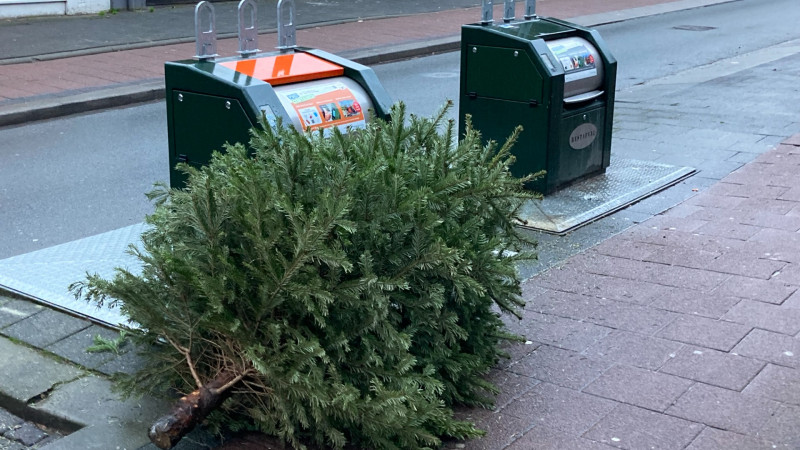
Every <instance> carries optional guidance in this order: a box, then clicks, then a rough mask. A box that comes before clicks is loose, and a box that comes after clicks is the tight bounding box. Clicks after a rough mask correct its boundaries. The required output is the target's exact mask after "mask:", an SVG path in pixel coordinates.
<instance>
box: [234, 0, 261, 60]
mask: <svg viewBox="0 0 800 450" xmlns="http://www.w3.org/2000/svg"><path fill="white" fill-rule="evenodd" d="M248 10H249V11H248ZM248 12H249V13H250V14H249V15H250V25H249V26H248V25H247V20H246V19H247V15H248V14H247V13H248ZM260 51H261V50H259V49H258V7H257V6H256V2H255V0H242V1H240V2H239V51H238V52H237V53H239V54H240V55H242V58H247V57H248V56H250V55H252V54H254V53H258V52H260Z"/></svg>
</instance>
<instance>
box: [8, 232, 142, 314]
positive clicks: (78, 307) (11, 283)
mask: <svg viewBox="0 0 800 450" xmlns="http://www.w3.org/2000/svg"><path fill="white" fill-rule="evenodd" d="M144 229H145V224H144V223H139V224H136V225H131V226H128V227H125V228H119V229H117V230H113V231H109V232H107V233H103V234H98V235H96V236H91V237H87V238H84V239H78V240H76V241H72V242H67V243H65V244H61V245H56V246H53V247H49V248H45V249H42V250H38V251H35V252H31V253H26V254H24V255H17V256H12V257H11V258H7V259H3V260H0V287H2V288H5V289H6V290H8V291H11V292H14V293H17V294H20V295H22V296H23V297H26V298H30V299H32V300H35V301H38V302H41V303H43V304H46V305H50V306H52V307H54V308H56V309H60V310H64V311H66V312H68V313H70V314H73V315H77V316H80V317H84V318H88V319H90V320H93V321H95V322H100V323H103V324H106V325H110V326H113V327H116V326H118V325H120V324H124V325H126V326H135V325H133V324H130V323H129V322H128V319H127V318H126V317H125V316H123V315H122V314H121V312H120V311H119V310H118V309H116V308H110V307H108V306H104V307H103V308H98V307H96V306H95V305H93V304H90V303H87V302H86V301H84V300H76V299H75V297H74V296H73V295H72V294H70V292H69V290H68V289H67V287H68V286H69V285H70V284H72V283H74V282H76V281H81V280H85V279H86V273H87V272H88V273H97V274H98V275H101V276H103V277H105V278H111V277H113V276H114V269H115V268H116V267H124V268H126V269H128V270H130V271H132V272H134V273H135V272H138V271H139V270H140V268H141V265H140V263H139V260H138V259H136V258H135V257H133V256H131V255H129V254H128V253H127V252H126V250H127V249H128V245H129V244H136V243H138V242H139V237H140V236H141V234H142V231H144Z"/></svg>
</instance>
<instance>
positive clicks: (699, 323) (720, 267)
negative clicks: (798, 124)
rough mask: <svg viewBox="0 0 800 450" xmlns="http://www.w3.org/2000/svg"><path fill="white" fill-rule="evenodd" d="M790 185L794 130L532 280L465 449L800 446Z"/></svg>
mask: <svg viewBox="0 0 800 450" xmlns="http://www.w3.org/2000/svg"><path fill="white" fill-rule="evenodd" d="M797 186H800V134H799V135H795V136H794V137H792V138H790V139H789V140H787V141H785V142H784V143H783V144H781V145H779V146H778V147H777V148H776V149H774V150H772V151H770V152H768V153H765V154H763V155H761V156H760V157H759V158H757V159H756V160H755V161H754V162H752V163H750V164H747V165H745V166H744V167H742V168H741V169H739V170H737V171H735V172H733V173H731V174H730V175H729V176H728V177H726V178H725V179H723V180H722V181H721V182H720V183H717V184H716V185H714V186H713V187H712V188H710V189H709V190H708V191H706V192H703V193H700V194H698V195H697V196H695V197H693V198H692V199H690V200H689V201H687V202H685V203H683V204H681V205H679V206H677V207H675V208H673V209H671V210H669V211H666V212H665V213H663V214H661V215H658V216H655V217H653V218H652V219H651V220H649V221H646V222H644V223H642V224H640V225H638V226H636V227H633V228H630V229H629V230H628V231H626V232H624V233H622V234H620V235H618V236H615V237H613V238H611V239H609V240H607V241H605V242H603V243H602V244H600V245H598V246H596V247H595V248H593V249H591V250H589V251H586V252H584V253H582V254H580V255H577V256H575V257H573V258H571V259H570V260H568V261H567V262H566V263H565V264H564V265H563V266H561V267H559V268H556V269H551V270H550V271H549V272H547V273H545V274H542V275H540V276H537V277H535V278H533V279H530V280H529V281H528V282H526V283H525V285H524V296H525V299H526V301H527V307H526V309H525V311H524V318H523V319H522V320H521V321H519V322H516V321H511V323H510V324H509V325H510V328H511V329H512V330H513V331H514V332H516V333H520V334H523V335H526V336H527V337H529V338H530V339H534V340H535V341H536V342H531V341H529V342H528V344H527V345H524V344H518V345H514V346H512V347H511V348H510V351H511V353H512V355H513V358H512V360H511V361H510V362H506V363H505V364H502V365H501V368H500V369H499V370H497V371H496V372H495V373H493V375H492V379H493V381H494V382H495V383H497V384H499V386H500V388H501V389H502V391H503V394H501V396H500V398H499V399H498V405H497V406H498V407H497V409H496V411H494V412H491V411H481V410H468V411H463V412H462V414H463V415H465V416H468V417H471V418H473V419H476V420H478V421H479V424H480V425H481V426H483V427H485V429H487V430H488V431H489V434H488V436H487V437H486V438H484V439H481V440H477V441H473V442H468V443H467V445H466V448H469V449H502V448H509V449H519V450H523V449H532V448H537V449H573V448H576V449H577V448H580V449H604V448H605V449H610V448H611V447H609V446H607V445H606V444H608V445H610V446H613V447H620V448H630V449H645V448H647V449H650V448H663V449H683V448H687V449H690V450H701V449H720V450H721V449H725V450H728V449H743V450H744V449H748V450H749V449H761V448H793V449H797V448H800V430H798V428H797V424H798V423H800V370H798V369H800V339H798V333H800V292H798V287H800V245H798V244H800V234H798V230H800V187H797ZM506 445H510V446H509V447H506Z"/></svg>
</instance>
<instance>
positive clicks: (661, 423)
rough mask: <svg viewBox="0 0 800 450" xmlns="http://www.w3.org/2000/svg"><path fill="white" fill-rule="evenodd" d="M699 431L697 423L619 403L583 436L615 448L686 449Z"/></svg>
mask: <svg viewBox="0 0 800 450" xmlns="http://www.w3.org/2000/svg"><path fill="white" fill-rule="evenodd" d="M703 428H705V427H704V425H702V424H699V423H695V422H689V421H687V420H683V419H678V418H676V417H670V416H666V415H663V414H658V413H655V412H653V411H648V410H646V409H642V408H637V407H635V406H630V405H625V404H622V405H619V406H617V407H616V408H615V409H614V410H613V411H611V412H610V413H609V414H608V415H607V416H605V417H604V418H602V419H601V420H600V421H599V422H597V423H596V424H595V426H593V427H592V429H591V430H589V431H587V432H586V433H584V435H583V436H584V437H585V438H587V439H591V440H593V441H598V442H602V443H604V444H609V445H613V446H615V447H619V448H629V449H637V448H642V449H645V448H646V449H652V450H655V449H663V450H670V449H678V448H684V447H686V445H688V444H689V443H690V442H692V441H693V440H694V438H695V437H697V435H698V434H700V431H702V430H703Z"/></svg>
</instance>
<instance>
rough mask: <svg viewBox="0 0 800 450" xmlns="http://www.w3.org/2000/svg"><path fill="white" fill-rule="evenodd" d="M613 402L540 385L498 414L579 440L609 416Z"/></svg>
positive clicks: (613, 406) (553, 386)
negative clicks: (578, 438)
mask: <svg viewBox="0 0 800 450" xmlns="http://www.w3.org/2000/svg"><path fill="white" fill-rule="evenodd" d="M617 404H618V403H617V402H614V401H612V400H607V399H604V398H600V397H597V396H594V395H589V394H585V393H583V392H579V391H576V390H573V389H568V388H564V387H560V386H556V385H554V384H551V383H541V384H539V385H537V386H536V387H534V388H533V389H531V390H530V391H528V392H527V393H526V394H525V395H523V396H522V397H520V398H518V399H517V400H514V401H513V402H511V404H509V405H508V406H507V407H505V408H503V409H502V410H501V411H500V413H501V414H502V413H505V414H509V415H512V416H514V417H518V418H521V419H523V420H524V421H525V423H526V424H528V426H532V427H546V428H547V429H548V430H554V431H562V432H565V433H569V434H572V435H573V436H579V435H581V434H583V433H585V432H586V431H587V430H588V429H589V428H591V427H592V426H593V425H594V424H595V423H597V421H598V420H600V419H601V418H602V417H604V416H605V415H606V414H608V413H609V412H611V411H612V410H613V409H614V408H615V407H616V406H617Z"/></svg>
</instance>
